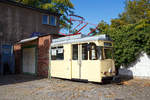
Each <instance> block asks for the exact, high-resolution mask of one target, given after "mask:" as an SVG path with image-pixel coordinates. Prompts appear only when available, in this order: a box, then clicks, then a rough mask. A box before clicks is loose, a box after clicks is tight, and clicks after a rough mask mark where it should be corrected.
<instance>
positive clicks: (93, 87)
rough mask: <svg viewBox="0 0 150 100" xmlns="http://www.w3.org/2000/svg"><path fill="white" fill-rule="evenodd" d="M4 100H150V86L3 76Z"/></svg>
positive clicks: (145, 82)
mask: <svg viewBox="0 0 150 100" xmlns="http://www.w3.org/2000/svg"><path fill="white" fill-rule="evenodd" d="M0 100H150V82H149V80H130V81H126V82H122V83H120V84H114V83H113V84H105V85H100V84H98V83H97V84H96V83H82V82H72V81H69V80H61V79H55V78H52V79H51V80H50V79H46V78H37V77H34V76H27V75H11V76H0Z"/></svg>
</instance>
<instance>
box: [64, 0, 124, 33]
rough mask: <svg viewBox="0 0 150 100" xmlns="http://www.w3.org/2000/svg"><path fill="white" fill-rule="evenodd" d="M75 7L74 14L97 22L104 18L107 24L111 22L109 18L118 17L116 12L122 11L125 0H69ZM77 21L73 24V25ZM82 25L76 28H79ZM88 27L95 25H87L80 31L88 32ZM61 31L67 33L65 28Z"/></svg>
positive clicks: (88, 20)
mask: <svg viewBox="0 0 150 100" xmlns="http://www.w3.org/2000/svg"><path fill="white" fill-rule="evenodd" d="M71 2H72V3H73V4H74V7H75V10H74V12H75V14H76V15H79V16H82V17H84V18H85V21H87V22H89V23H92V24H98V23H99V22H100V21H101V20H104V21H105V22H107V23H108V24H110V23H111V19H114V18H118V14H119V13H122V12H123V11H124V7H125V0H71ZM77 24H78V23H77V22H76V23H75V24H74V27H75V26H76V25H77ZM81 27H82V25H81V26H80V27H78V28H77V30H79V29H80V28H81ZM89 28H95V26H92V25H88V26H87V27H85V28H84V29H83V30H82V31H81V33H82V34H88V33H89V32H90V30H89ZM61 31H62V32H63V33H66V34H67V33H68V32H66V30H61Z"/></svg>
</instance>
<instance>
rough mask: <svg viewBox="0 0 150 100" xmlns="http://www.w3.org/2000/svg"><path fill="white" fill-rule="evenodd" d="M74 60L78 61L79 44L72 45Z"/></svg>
mask: <svg viewBox="0 0 150 100" xmlns="http://www.w3.org/2000/svg"><path fill="white" fill-rule="evenodd" d="M72 59H73V60H78V44H74V45H72Z"/></svg>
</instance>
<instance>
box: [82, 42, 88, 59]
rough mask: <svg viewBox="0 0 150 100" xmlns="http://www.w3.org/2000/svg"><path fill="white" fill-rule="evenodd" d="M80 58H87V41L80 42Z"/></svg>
mask: <svg viewBox="0 0 150 100" xmlns="http://www.w3.org/2000/svg"><path fill="white" fill-rule="evenodd" d="M82 60H88V43H84V44H82Z"/></svg>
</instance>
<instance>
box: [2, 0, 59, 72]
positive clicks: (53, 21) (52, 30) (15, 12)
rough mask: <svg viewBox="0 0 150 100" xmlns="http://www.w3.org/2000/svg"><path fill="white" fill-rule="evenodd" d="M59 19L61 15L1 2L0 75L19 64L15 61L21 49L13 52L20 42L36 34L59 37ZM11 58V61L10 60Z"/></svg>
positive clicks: (5, 0)
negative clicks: (15, 45) (14, 46)
mask: <svg viewBox="0 0 150 100" xmlns="http://www.w3.org/2000/svg"><path fill="white" fill-rule="evenodd" d="M59 17H60V14H58V13H52V12H50V11H48V10H43V9H39V8H34V7H31V6H27V5H23V4H21V3H16V2H13V1H12V0H0V73H3V72H4V71H6V70H7V68H8V66H9V67H10V66H14V65H10V64H15V63H13V62H18V61H15V60H14V54H17V55H18V54H21V53H19V52H20V51H19V50H18V48H21V47H17V51H18V53H17V52H15V53H14V52H13V50H12V49H13V45H14V44H16V43H17V42H18V41H20V40H22V39H26V38H30V37H33V36H34V35H35V34H40V35H47V34H50V35H57V34H58V32H59ZM15 49H16V48H15ZM9 56H10V57H9ZM11 57H12V59H11V61H10V60H9V59H8V58H11ZM15 65H16V64H15ZM4 66H5V67H4ZM6 66H7V68H6ZM5 68H6V70H5ZM9 69H11V68H9ZM14 71H15V70H14ZM14 71H13V72H14Z"/></svg>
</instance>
